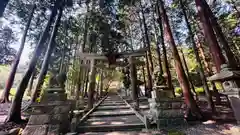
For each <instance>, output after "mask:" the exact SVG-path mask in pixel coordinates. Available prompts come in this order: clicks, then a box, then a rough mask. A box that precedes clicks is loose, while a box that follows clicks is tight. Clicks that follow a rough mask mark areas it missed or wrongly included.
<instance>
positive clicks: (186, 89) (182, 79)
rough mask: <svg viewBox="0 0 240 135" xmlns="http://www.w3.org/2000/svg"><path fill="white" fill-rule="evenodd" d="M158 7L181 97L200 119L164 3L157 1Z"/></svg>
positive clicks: (200, 115)
mask: <svg viewBox="0 0 240 135" xmlns="http://www.w3.org/2000/svg"><path fill="white" fill-rule="evenodd" d="M159 7H160V13H162V21H163V24H164V31H165V37H166V39H167V40H168V41H169V45H170V47H171V50H172V53H173V57H174V61H175V68H176V72H177V76H178V81H179V83H180V85H181V88H182V89H183V95H184V97H185V102H186V104H187V106H188V108H189V109H190V110H191V113H193V114H195V115H193V116H196V117H198V118H200V119H201V118H202V114H201V112H200V109H199V108H198V106H197V103H196V101H195V100H194V98H193V96H192V93H191V90H190V86H189V83H188V80H187V76H186V74H185V72H184V69H183V66H182V63H181V60H180V56H179V54H178V51H177V47H176V45H175V42H174V39H173V35H172V31H171V28H170V25H169V20H168V16H167V14H166V10H165V8H164V3H163V1H162V0H160V1H159ZM189 112H190V111H189Z"/></svg>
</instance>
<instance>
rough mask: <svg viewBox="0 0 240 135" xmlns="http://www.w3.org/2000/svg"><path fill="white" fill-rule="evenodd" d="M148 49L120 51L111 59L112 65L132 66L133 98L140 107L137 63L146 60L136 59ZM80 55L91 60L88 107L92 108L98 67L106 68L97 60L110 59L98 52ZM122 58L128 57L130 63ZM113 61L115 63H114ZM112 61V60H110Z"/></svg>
mask: <svg viewBox="0 0 240 135" xmlns="http://www.w3.org/2000/svg"><path fill="white" fill-rule="evenodd" d="M146 51H147V49H139V50H137V51H134V52H131V53H118V54H114V55H115V56H117V57H116V58H115V59H114V61H111V65H116V66H120V67H126V66H129V67H130V78H131V84H132V85H131V89H132V92H133V94H132V98H133V101H134V103H135V105H134V106H135V107H136V108H138V107H139V103H138V90H137V72H136V71H137V70H136V65H144V64H145V62H144V61H136V60H134V58H135V57H141V56H145V53H146ZM78 56H79V57H80V58H81V59H82V60H83V59H84V60H89V61H90V67H89V68H90V75H89V89H88V106H87V109H91V108H92V107H93V92H94V89H95V78H96V68H97V67H99V68H104V67H106V66H105V65H104V64H103V63H101V64H96V61H97V60H101V61H103V62H106V61H108V62H109V61H110V59H109V57H107V56H105V55H101V54H96V53H81V52H79V53H78ZM121 58H128V63H129V64H127V63H125V62H123V61H117V60H119V59H121ZM112 62H113V64H112ZM109 63H110V62H109Z"/></svg>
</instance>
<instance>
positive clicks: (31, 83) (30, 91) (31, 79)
mask: <svg viewBox="0 0 240 135" xmlns="http://www.w3.org/2000/svg"><path fill="white" fill-rule="evenodd" d="M36 72H37V71H36V69H35V71H33V73H32V76H31V78H30V83H29V87H28V96H31V95H32V87H33V82H34V78H35V76H36Z"/></svg>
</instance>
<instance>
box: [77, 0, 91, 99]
mask: <svg viewBox="0 0 240 135" xmlns="http://www.w3.org/2000/svg"><path fill="white" fill-rule="evenodd" d="M89 2H90V1H87V2H86V6H87V14H86V16H85V21H84V34H83V44H82V46H81V49H80V53H83V52H84V51H85V46H86V43H87V37H88V29H89V15H88V14H89ZM82 64H83V60H80V65H82ZM83 70H84V69H83V67H81V66H80V69H79V73H78V81H77V88H76V96H75V99H76V100H78V99H79V94H80V90H81V87H82V86H84V80H83V78H84V77H83V74H84V72H83Z"/></svg>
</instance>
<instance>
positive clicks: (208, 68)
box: [197, 36, 221, 104]
mask: <svg viewBox="0 0 240 135" xmlns="http://www.w3.org/2000/svg"><path fill="white" fill-rule="evenodd" d="M197 49H198V50H199V52H200V54H201V57H202V59H203V62H204V66H205V69H206V70H207V73H208V76H212V75H213V72H212V70H211V68H210V65H209V63H208V62H207V60H206V56H205V54H204V50H203V46H202V44H201V42H200V40H199V38H198V36H197ZM210 83H211V85H212V89H213V91H214V93H216V95H215V97H216V104H220V103H221V98H220V94H219V92H218V90H217V88H216V85H215V83H214V82H212V81H211V82H210Z"/></svg>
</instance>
